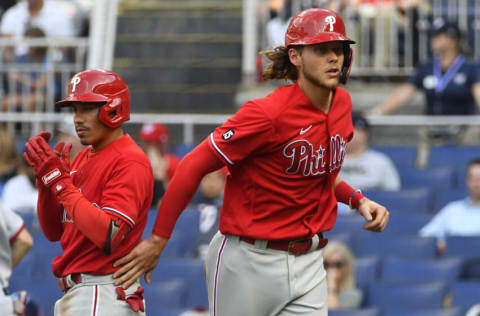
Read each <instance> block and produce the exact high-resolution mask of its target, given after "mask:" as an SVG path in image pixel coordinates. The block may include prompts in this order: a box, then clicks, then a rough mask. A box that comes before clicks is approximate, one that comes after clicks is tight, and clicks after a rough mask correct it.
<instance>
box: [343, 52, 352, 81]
mask: <svg viewBox="0 0 480 316" xmlns="http://www.w3.org/2000/svg"><path fill="white" fill-rule="evenodd" d="M343 56H344V60H343V66H342V71H341V72H340V83H342V84H346V83H347V81H348V77H349V76H350V70H351V69H352V62H353V49H352V48H351V47H350V45H348V44H346V45H345V47H344V50H343Z"/></svg>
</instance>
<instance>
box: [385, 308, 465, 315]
mask: <svg viewBox="0 0 480 316" xmlns="http://www.w3.org/2000/svg"><path fill="white" fill-rule="evenodd" d="M405 315H408V316H464V315H463V313H462V309H460V308H448V309H443V308H435V309H419V310H405V309H399V310H386V311H384V312H383V315H382V316H405Z"/></svg>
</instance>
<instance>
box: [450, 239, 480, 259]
mask: <svg viewBox="0 0 480 316" xmlns="http://www.w3.org/2000/svg"><path fill="white" fill-rule="evenodd" d="M446 242H447V246H446V249H445V256H450V257H463V258H466V259H480V253H479V252H478V249H480V236H448V237H447V239H446ZM474 249H476V251H475V250H474Z"/></svg>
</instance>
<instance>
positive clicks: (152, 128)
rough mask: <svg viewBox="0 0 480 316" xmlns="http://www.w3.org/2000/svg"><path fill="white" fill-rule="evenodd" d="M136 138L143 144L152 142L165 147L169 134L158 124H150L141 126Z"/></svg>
mask: <svg viewBox="0 0 480 316" xmlns="http://www.w3.org/2000/svg"><path fill="white" fill-rule="evenodd" d="M138 136H139V137H140V139H141V140H143V141H144V142H152V143H157V144H160V145H162V146H166V145H167V143H168V138H169V137H170V133H169V132H168V129H167V127H166V126H165V125H163V124H160V123H150V124H144V125H143V126H142V128H141V129H140V132H139V133H138Z"/></svg>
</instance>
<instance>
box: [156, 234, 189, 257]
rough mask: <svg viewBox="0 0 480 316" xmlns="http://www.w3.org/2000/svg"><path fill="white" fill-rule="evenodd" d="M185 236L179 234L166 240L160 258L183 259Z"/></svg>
mask: <svg viewBox="0 0 480 316" xmlns="http://www.w3.org/2000/svg"><path fill="white" fill-rule="evenodd" d="M185 238H186V237H185V235H184V234H181V233H176V234H172V237H171V238H170V239H169V240H168V243H167V245H166V246H165V249H163V251H162V258H182V257H185V254H186V250H185V243H186V242H185Z"/></svg>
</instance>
